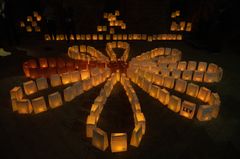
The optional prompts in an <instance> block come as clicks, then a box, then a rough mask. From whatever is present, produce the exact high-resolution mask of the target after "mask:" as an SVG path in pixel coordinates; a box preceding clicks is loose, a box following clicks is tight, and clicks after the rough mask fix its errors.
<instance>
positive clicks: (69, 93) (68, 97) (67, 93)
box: [63, 86, 75, 102]
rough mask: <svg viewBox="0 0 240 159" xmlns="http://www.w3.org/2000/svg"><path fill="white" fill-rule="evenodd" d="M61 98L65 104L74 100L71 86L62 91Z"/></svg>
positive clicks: (73, 90) (73, 91)
mask: <svg viewBox="0 0 240 159" xmlns="http://www.w3.org/2000/svg"><path fill="white" fill-rule="evenodd" d="M63 96H64V101H65V102H70V101H72V100H73V99H74V98H75V89H74V88H73V87H71V86H69V87H67V88H65V89H64V90H63Z"/></svg>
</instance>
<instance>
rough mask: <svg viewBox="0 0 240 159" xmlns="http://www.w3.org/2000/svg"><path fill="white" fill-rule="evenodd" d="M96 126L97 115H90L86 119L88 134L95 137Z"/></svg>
mask: <svg viewBox="0 0 240 159" xmlns="http://www.w3.org/2000/svg"><path fill="white" fill-rule="evenodd" d="M95 127H96V117H95V116H93V115H88V117H87V121H86V136H87V137H93V129H94V128H95Z"/></svg>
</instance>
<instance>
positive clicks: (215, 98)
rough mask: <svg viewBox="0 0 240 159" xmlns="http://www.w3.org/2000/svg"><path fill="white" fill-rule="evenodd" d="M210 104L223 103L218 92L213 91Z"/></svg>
mask: <svg viewBox="0 0 240 159" xmlns="http://www.w3.org/2000/svg"><path fill="white" fill-rule="evenodd" d="M209 104H210V105H220V104H221V101H220V97H219V94H218V93H211V96H210V100H209Z"/></svg>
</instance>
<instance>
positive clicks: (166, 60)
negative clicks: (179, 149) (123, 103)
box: [10, 41, 223, 152]
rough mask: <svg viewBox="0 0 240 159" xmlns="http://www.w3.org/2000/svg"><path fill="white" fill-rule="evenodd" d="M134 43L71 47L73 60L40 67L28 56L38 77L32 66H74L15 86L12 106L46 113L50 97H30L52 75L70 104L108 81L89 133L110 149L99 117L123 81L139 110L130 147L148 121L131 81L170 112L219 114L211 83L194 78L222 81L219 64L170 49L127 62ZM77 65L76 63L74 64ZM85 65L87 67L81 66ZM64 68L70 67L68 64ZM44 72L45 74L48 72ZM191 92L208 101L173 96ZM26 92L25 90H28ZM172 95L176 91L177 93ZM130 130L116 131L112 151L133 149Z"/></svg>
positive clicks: (53, 100)
mask: <svg viewBox="0 0 240 159" xmlns="http://www.w3.org/2000/svg"><path fill="white" fill-rule="evenodd" d="M114 48H122V49H124V53H123V55H122V56H121V57H120V58H117V55H116V53H115V52H114ZM129 50H130V46H129V44H128V43H126V42H120V41H119V42H111V43H107V45H106V52H107V54H108V56H109V58H110V59H109V58H108V57H106V56H105V55H104V54H103V53H101V52H100V51H98V50H96V49H95V48H93V47H90V46H85V45H80V46H72V47H70V48H69V49H68V56H69V57H70V58H72V61H73V62H69V60H66V59H62V60H63V61H65V60H66V61H65V62H64V64H63V63H62V62H59V61H61V60H59V59H55V63H54V62H53V61H54V60H49V59H45V60H43V59H44V58H41V60H40V59H39V66H38V65H37V64H36V61H35V63H34V62H33V61H34V60H28V61H27V62H25V63H24V64H23V68H24V72H25V75H26V76H27V77H30V78H33V79H35V78H36V76H33V75H32V73H31V70H39V69H40V70H41V69H49V68H55V70H58V69H57V68H59V67H60V68H64V67H65V68H70V64H67V63H71V68H72V69H73V70H72V69H69V70H70V71H66V72H53V73H49V74H48V75H47V76H44V77H41V78H39V77H38V78H37V79H36V83H35V81H33V80H31V81H28V82H25V83H23V89H22V87H15V88H13V89H12V90H11V91H10V94H11V99H12V106H13V110H14V111H18V112H19V113H24V114H25V113H31V112H32V110H31V108H33V110H34V113H40V112H43V111H46V110H47V106H46V105H47V104H46V102H45V100H44V97H39V98H35V99H32V100H30V99H29V98H28V97H29V95H32V94H35V93H36V92H38V91H41V90H44V89H47V88H48V83H49V82H47V80H48V79H47V78H49V81H50V84H51V86H52V87H57V86H60V85H65V86H66V87H67V86H68V84H69V85H70V86H68V87H67V88H64V90H63V93H62V94H63V98H64V101H65V102H69V101H71V100H73V99H74V98H75V97H76V96H78V95H80V94H82V93H83V91H87V90H89V89H91V88H92V87H94V86H96V85H99V84H100V83H103V82H105V81H106V83H105V85H104V87H103V88H102V89H101V92H100V94H99V96H98V97H97V98H96V99H95V100H94V103H93V105H92V107H91V110H90V114H89V116H88V117H87V120H86V136H87V137H90V138H91V139H92V145H93V146H95V147H96V148H98V149H100V150H102V151H104V150H106V149H107V147H108V146H109V142H108V137H107V133H106V132H105V131H104V130H102V129H100V128H98V127H97V123H98V119H99V116H100V114H101V111H102V109H103V106H104V104H105V102H106V100H107V98H108V97H109V95H110V93H111V90H112V89H113V86H114V85H115V84H116V83H117V82H120V83H121V84H122V85H123V87H124V89H125V91H126V93H127V96H128V98H129V101H130V103H131V107H132V110H133V116H134V122H135V127H134V129H133V131H132V136H131V141H130V145H132V146H135V147H138V146H139V144H140V142H141V139H142V136H143V135H144V134H145V129H146V120H145V117H144V114H143V113H142V112H141V106H140V104H139V100H138V97H137V95H136V92H135V91H134V89H133V87H132V86H131V82H130V80H131V81H132V82H133V83H135V84H137V85H138V86H139V87H140V88H142V89H143V90H144V91H146V92H147V93H149V95H150V96H152V97H154V98H156V99H158V100H159V101H160V102H161V103H162V104H163V105H166V106H167V107H168V108H169V109H170V110H172V111H174V112H176V113H178V112H180V115H181V116H183V117H186V118H188V119H192V118H193V117H194V116H195V115H196V114H197V115H196V116H197V119H198V120H199V121H208V120H211V119H212V118H216V117H217V115H218V112H219V106H220V103H221V102H220V97H219V95H218V94H217V93H213V92H212V91H211V90H210V89H208V88H206V87H200V86H199V85H197V84H194V83H190V82H189V81H191V80H192V81H194V82H198V83H200V82H202V83H206V82H207V83H211V82H219V81H220V80H221V78H222V73H223V70H222V68H221V67H218V66H217V65H215V64H207V63H205V62H199V63H197V62H195V61H189V62H186V61H181V55H182V53H181V51H179V50H177V49H170V48H156V49H153V50H151V51H148V52H145V53H142V54H141V55H139V56H137V57H135V58H133V59H132V60H131V61H130V62H129V63H128V62H127V59H128V56H129ZM70 61H71V60H70ZM73 64H74V65H73ZM82 65H84V67H80V66H82ZM63 66H64V67H63ZM42 76H43V75H42ZM171 89H172V91H176V92H178V93H182V94H185V95H184V96H189V97H194V98H196V99H197V100H199V101H200V102H202V103H204V104H203V105H199V106H197V104H196V103H194V102H190V101H188V100H184V101H183V102H182V99H181V98H180V97H179V96H177V95H174V94H172V92H170V90H171ZM23 90H24V92H25V94H24V93H23ZM171 94H172V95H171ZM48 101H49V102H48V105H49V107H51V108H55V107H58V106H60V105H62V104H63V102H62V98H61V93H59V92H54V93H52V94H49V95H48ZM127 143H128V141H127V133H122V132H121V133H111V140H110V144H111V151H112V152H121V151H126V150H127Z"/></svg>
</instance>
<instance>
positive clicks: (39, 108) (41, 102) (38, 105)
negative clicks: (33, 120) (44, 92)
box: [32, 97, 47, 114]
mask: <svg viewBox="0 0 240 159" xmlns="http://www.w3.org/2000/svg"><path fill="white" fill-rule="evenodd" d="M32 107H33V111H34V113H35V114H38V113H41V112H44V111H47V106H46V102H45V99H44V97H38V98H34V99H33V100H32Z"/></svg>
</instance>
